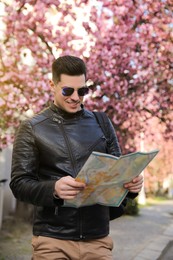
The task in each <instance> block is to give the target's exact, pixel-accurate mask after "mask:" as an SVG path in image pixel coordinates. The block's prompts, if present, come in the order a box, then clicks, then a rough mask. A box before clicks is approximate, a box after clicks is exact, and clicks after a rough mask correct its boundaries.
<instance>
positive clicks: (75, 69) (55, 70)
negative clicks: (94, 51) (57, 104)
mask: <svg viewBox="0 0 173 260" xmlns="http://www.w3.org/2000/svg"><path fill="white" fill-rule="evenodd" d="M86 72H87V69H86V65H85V63H84V61H83V60H82V59H80V58H78V57H75V56H70V55H66V56H61V57H59V58H58V59H56V60H55V61H54V62H53V64H52V80H53V82H54V83H55V84H56V83H58V82H59V81H60V80H61V74H66V75H70V76H80V75H83V74H84V75H85V79H86Z"/></svg>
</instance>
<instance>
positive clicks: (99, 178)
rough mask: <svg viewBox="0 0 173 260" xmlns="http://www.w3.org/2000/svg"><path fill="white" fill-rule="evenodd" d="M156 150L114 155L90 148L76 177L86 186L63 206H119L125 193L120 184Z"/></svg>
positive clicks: (154, 153) (153, 154) (130, 177)
mask: <svg viewBox="0 0 173 260" xmlns="http://www.w3.org/2000/svg"><path fill="white" fill-rule="evenodd" d="M157 153H158V150H154V151H151V152H135V153H130V154H127V155H122V156H120V157H115V156H113V155H110V154H105V153H99V152H92V154H91V155H90V156H89V158H88V160H87V161H86V163H85V164H84V166H83V167H82V169H81V170H80V172H79V173H78V175H77V177H76V180H77V181H79V182H84V183H86V188H85V189H84V190H83V191H81V192H80V193H79V194H78V195H77V196H76V198H75V199H72V200H65V201H64V206H68V207H81V206H89V205H93V204H101V205H106V206H114V207H118V206H119V205H120V204H121V202H122V201H123V199H124V198H125V197H126V195H127V193H128V190H127V189H125V188H124V187H123V184H124V183H127V182H129V181H131V180H132V179H133V178H134V177H136V176H138V175H139V174H140V173H141V172H142V171H143V170H144V169H145V168H146V166H147V165H148V164H149V163H150V162H151V160H152V159H153V158H154V157H155V156H156V154H157Z"/></svg>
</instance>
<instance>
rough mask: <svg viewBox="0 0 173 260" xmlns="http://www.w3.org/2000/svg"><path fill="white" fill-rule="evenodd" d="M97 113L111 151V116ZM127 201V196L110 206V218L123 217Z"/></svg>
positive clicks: (96, 115)
mask: <svg viewBox="0 0 173 260" xmlns="http://www.w3.org/2000/svg"><path fill="white" fill-rule="evenodd" d="M93 114H94V115H95V117H96V119H97V122H98V124H99V125H100V127H101V129H102V131H103V133H104V135H105V137H106V141H107V151H108V153H109V128H108V124H109V118H108V117H107V115H106V114H105V113H104V112H93ZM126 203H127V199H126V198H125V199H124V200H123V202H122V203H121V205H120V206H119V207H109V218H110V220H113V219H116V218H119V217H121V216H122V215H123V214H124V207H125V205H126Z"/></svg>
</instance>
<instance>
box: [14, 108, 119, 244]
mask: <svg viewBox="0 0 173 260" xmlns="http://www.w3.org/2000/svg"><path fill="white" fill-rule="evenodd" d="M109 129H110V141H111V145H110V150H111V153H112V154H114V155H116V156H119V155H120V148H119V146H118V142H117V138H116V135H115V131H114V129H113V126H112V124H111V123H110V125H109ZM92 151H98V152H106V139H105V136H104V135H103V132H102V130H101V128H100V126H99V125H98V123H97V121H96V119H95V116H94V115H93V113H92V112H90V111H88V110H86V109H82V110H81V111H79V112H77V113H75V114H67V113H65V112H63V111H60V110H59V109H58V108H57V107H56V106H55V105H54V104H51V106H50V107H49V108H47V109H45V110H44V111H42V112H41V113H40V114H38V115H36V116H34V117H33V118H32V119H28V120H26V121H24V122H23V123H22V124H21V126H20V128H19V130H18V132H17V134H16V139H15V142H14V147H13V159H12V178H11V183H10V187H11V189H12V191H13V194H14V196H15V197H16V198H17V199H19V200H21V201H24V202H27V203H31V204H33V205H35V206H36V207H35V217H34V225H33V234H34V235H42V236H50V237H55V238H60V239H70V240H80V239H94V238H99V237H104V236H106V235H108V233H109V219H110V216H109V207H106V206H101V205H93V206H88V207H81V208H78V209H77V208H70V207H63V206H62V205H61V204H63V200H61V199H55V198H54V196H53V192H54V186H55V182H56V181H57V180H58V179H60V178H61V177H63V176H67V175H70V176H72V177H76V175H77V173H78V172H79V171H80V169H81V167H82V166H83V165H84V163H85V161H86V160H87V158H88V157H89V155H90V154H91V152H92Z"/></svg>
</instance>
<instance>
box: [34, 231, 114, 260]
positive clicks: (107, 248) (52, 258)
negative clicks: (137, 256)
mask: <svg viewBox="0 0 173 260" xmlns="http://www.w3.org/2000/svg"><path fill="white" fill-rule="evenodd" d="M32 246H33V258H32V259H33V260H59V259H60V260H67V259H68V260H112V259H113V257H112V249H113V241H112V239H111V238H110V237H109V236H107V237H104V238H100V239H94V240H90V241H72V240H61V239H55V238H51V237H43V236H33V237H32Z"/></svg>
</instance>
